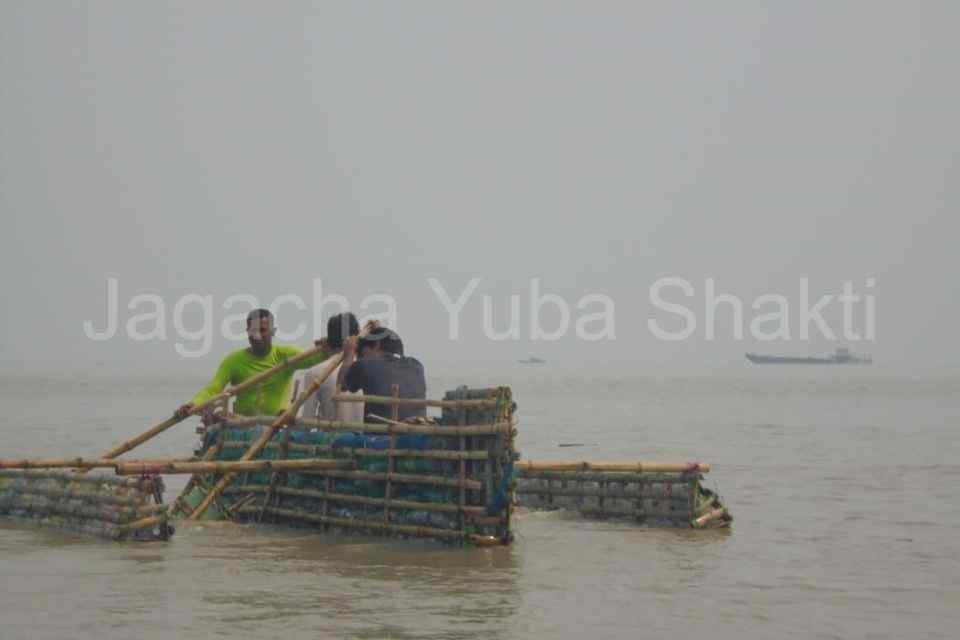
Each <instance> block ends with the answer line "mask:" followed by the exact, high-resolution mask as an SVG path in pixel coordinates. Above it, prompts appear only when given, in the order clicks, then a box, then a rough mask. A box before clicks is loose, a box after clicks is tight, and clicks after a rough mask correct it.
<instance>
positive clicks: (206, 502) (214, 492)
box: [189, 334, 364, 520]
mask: <svg viewBox="0 0 960 640" xmlns="http://www.w3.org/2000/svg"><path fill="white" fill-rule="evenodd" d="M361 335H364V334H361ZM341 362H343V352H340V353H338V354H337V355H336V356H334V357H333V358H332V359H331V360H330V363H329V364H328V365H327V368H326V369H325V370H324V371H323V373H322V374H321V375H319V376H317V377H316V378H315V379H314V381H313V383H311V384H310V386H308V387H307V388H306V389H304V391H303V393H301V394H300V395H299V396H297V399H296V400H295V401H294V402H293V404H291V405H290V407H289V408H288V409H287V410H286V411H284V412H283V413H282V414H280V417H278V418H277V419H276V420H274V421H273V422H272V423H271V424H270V426H269V427H267V429H266V430H265V431H264V432H263V433H262V434H261V435H260V437H259V438H258V439H257V440H256V441H255V442H254V443H253V444H251V445H250V447H249V448H248V449H247V450H246V452H244V454H243V455H242V456H241V457H240V461H241V462H246V461H248V460H253V459H254V458H256V457H257V456H258V455H259V454H260V452H261V451H263V448H264V447H266V446H267V444H268V443H269V442H270V438H272V437H273V434H275V433H276V432H277V431H278V430H279V429H281V428H282V427H284V426H285V425H286V424H288V423H289V422H292V421H293V419H294V418H295V417H296V415H297V412H298V411H299V410H300V407H301V406H303V403H304V402H306V401H307V399H308V398H309V397H310V396H312V395H313V394H314V393H316V392H317V390H318V389H320V387H321V385H323V383H324V382H326V381H327V378H329V377H330V374H331V373H333V372H334V371H336V369H337V367H339V366H340V363H341ZM236 477H237V474H236V473H234V472H233V471H228V472H227V473H226V474H224V476H223V477H222V478H220V481H219V482H217V484H216V485H214V487H213V488H212V489H211V490H210V492H209V493H208V494H207V495H206V497H204V499H203V502H201V503H200V504H199V505H197V508H196V509H194V510H193V513H191V514H190V517H189V519H190V520H196V519H197V518H199V517H200V516H202V515H203V514H204V512H205V511H206V510H207V509H208V508H209V507H210V505H211V504H213V501H214V500H216V499H217V498H219V497H220V494H222V493H223V490H224V489H226V488H227V487H229V486H230V483H232V482H233V480H234V478H236Z"/></svg>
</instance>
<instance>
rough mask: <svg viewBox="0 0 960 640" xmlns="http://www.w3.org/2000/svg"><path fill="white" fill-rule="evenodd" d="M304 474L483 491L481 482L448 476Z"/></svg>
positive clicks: (346, 473) (366, 473) (359, 472)
mask: <svg viewBox="0 0 960 640" xmlns="http://www.w3.org/2000/svg"><path fill="white" fill-rule="evenodd" d="M304 473H308V474H313V475H322V476H327V477H330V478H344V479H347V480H372V481H374V482H386V481H387V480H388V479H389V480H390V481H391V482H400V483H407V484H431V485H434V486H438V487H459V486H460V485H461V483H462V485H463V486H464V487H465V488H467V489H470V490H471V491H480V490H482V489H483V487H484V485H483V482H481V481H479V480H469V479H466V480H461V479H460V478H448V477H446V476H437V475H428V474H422V475H421V474H408V473H389V474H388V473H373V472H370V471H312V470H311V471H304Z"/></svg>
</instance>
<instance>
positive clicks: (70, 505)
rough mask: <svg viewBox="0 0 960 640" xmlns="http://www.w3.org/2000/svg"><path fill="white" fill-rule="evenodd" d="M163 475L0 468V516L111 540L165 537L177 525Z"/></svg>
mask: <svg viewBox="0 0 960 640" xmlns="http://www.w3.org/2000/svg"><path fill="white" fill-rule="evenodd" d="M162 497H163V481H162V480H161V479H160V478H159V477H154V476H150V477H141V478H118V477H115V476H107V475H103V474H101V473H96V472H94V473H89V474H81V473H77V472H74V471H66V472H64V471H29V470H18V469H3V470H0V515H3V516H7V517H10V518H15V519H18V520H21V521H25V522H30V523H33V524H38V525H42V526H46V527H52V528H56V529H62V530H64V531H69V532H72V533H79V534H83V535H92V536H97V537H101V538H108V539H111V540H127V539H131V540H156V539H166V538H168V537H169V536H170V535H171V534H172V533H173V530H172V528H171V527H169V526H168V524H167V520H168V518H167V509H166V507H165V506H164V505H163V504H162Z"/></svg>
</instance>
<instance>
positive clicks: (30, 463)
mask: <svg viewBox="0 0 960 640" xmlns="http://www.w3.org/2000/svg"><path fill="white" fill-rule="evenodd" d="M190 460H192V458H152V459H145V460H131V461H130V463H136V464H169V463H174V462H189V461H190ZM118 464H120V463H119V462H117V461H116V460H111V459H107V458H47V459H38V460H0V469H73V468H77V469H88V470H89V469H105V468H115V467H116V466H117V465H118Z"/></svg>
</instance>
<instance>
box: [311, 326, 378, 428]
mask: <svg viewBox="0 0 960 640" xmlns="http://www.w3.org/2000/svg"><path fill="white" fill-rule="evenodd" d="M359 333H360V324H359V323H358V322H357V318H356V316H354V315H353V314H352V313H350V312H346V313H338V314H337V315H335V316H333V317H332V318H330V319H329V320H327V338H326V345H327V347H328V348H329V349H332V350H333V352H334V355H332V356H330V358H328V359H327V360H324V361H323V362H321V363H320V364H318V365H316V366H314V367H313V368H311V369H308V370H307V372H306V373H305V375H304V377H303V387H301V388H304V389H305V388H306V387H307V386H308V385H310V384H313V381H314V380H316V379H317V378H318V377H319V376H320V375H321V374H322V373H323V371H324V370H325V369H326V368H327V366H328V365H329V363H330V360H332V359H333V358H335V357H337V355H338V354H339V353H340V352H341V351H342V350H343V341H344V338H345V337H350V336H355V335H357V334H359ZM339 373H340V367H337V368H336V369H334V370H333V373H331V374H330V375H329V376H327V379H326V380H325V381H324V382H323V384H322V385H320V388H319V389H318V390H317V392H316V393H315V394H313V395H312V396H310V398H308V399H307V401H306V402H304V403H303V408H302V412H303V413H302V414H301V415H302V416H303V417H304V418H320V419H321V420H340V421H342V422H363V407H364V403H362V402H334V401H333V396H334V395H335V394H336V393H337V376H338V374H339ZM351 395H354V394H351ZM355 395H363V392H359V393H357V394H355Z"/></svg>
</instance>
